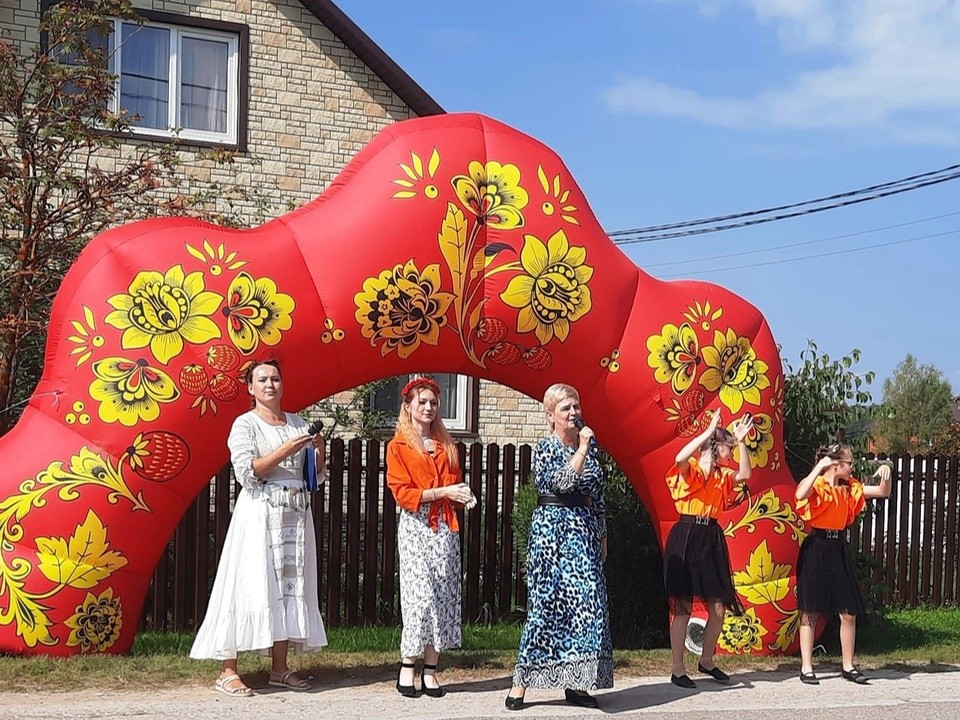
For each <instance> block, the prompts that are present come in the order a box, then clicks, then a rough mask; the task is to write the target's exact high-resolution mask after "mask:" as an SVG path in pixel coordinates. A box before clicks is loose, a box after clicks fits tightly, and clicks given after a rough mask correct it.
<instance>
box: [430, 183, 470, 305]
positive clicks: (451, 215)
mask: <svg viewBox="0 0 960 720" xmlns="http://www.w3.org/2000/svg"><path fill="white" fill-rule="evenodd" d="M437 240H438V241H439V243H440V252H442V253H443V259H444V260H446V261H447V267H449V268H450V275H451V276H452V277H453V288H454V291H455V292H457V293H459V292H460V291H461V289H462V288H463V270H464V267H463V265H464V252H465V247H466V244H467V221H466V218H465V217H464V216H463V211H462V210H460V208H458V207H457V206H456V205H454V204H453V203H452V202H451V203H447V214H446V217H444V218H443V225H442V226H441V227H440V233H439V234H438V235H437Z"/></svg>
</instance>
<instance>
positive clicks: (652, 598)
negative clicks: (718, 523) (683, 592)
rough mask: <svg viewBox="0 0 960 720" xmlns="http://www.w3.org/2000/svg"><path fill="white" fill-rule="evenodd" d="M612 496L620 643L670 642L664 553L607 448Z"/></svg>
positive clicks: (615, 632)
mask: <svg viewBox="0 0 960 720" xmlns="http://www.w3.org/2000/svg"><path fill="white" fill-rule="evenodd" d="M600 457H601V463H602V464H603V469H604V474H605V476H606V484H605V486H604V497H605V498H606V501H607V561H606V567H605V570H606V576H607V591H608V593H609V596H610V600H609V608H610V633H611V635H612V636H613V642H614V646H615V647H618V648H655V647H664V646H665V645H668V644H669V642H670V641H669V637H668V636H667V628H668V623H669V616H668V607H667V596H666V591H665V590H664V587H663V555H662V553H661V552H660V545H659V543H658V542H657V535H656V531H655V530H654V527H653V521H652V519H651V518H650V514H649V513H648V512H647V511H646V508H644V507H643V503H641V502H640V498H639V496H638V495H637V492H636V490H634V488H633V485H631V483H630V481H629V480H628V479H627V476H626V475H624V473H623V471H622V470H621V469H620V468H619V467H618V466H617V464H616V463H615V462H614V461H613V458H611V457H610V456H609V455H607V454H606V453H603V452H601V454H600Z"/></svg>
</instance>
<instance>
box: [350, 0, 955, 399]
mask: <svg viewBox="0 0 960 720" xmlns="http://www.w3.org/2000/svg"><path fill="white" fill-rule="evenodd" d="M336 1H337V3H338V5H339V6H340V7H341V8H342V9H343V10H344V11H345V12H346V13H347V14H348V15H349V16H350V17H351V18H352V19H353V20H354V21H355V22H356V23H357V24H358V25H359V26H360V27H361V28H363V30H364V31H365V32H366V33H367V34H368V35H370V37H372V38H373V40H374V41H375V42H376V43H377V44H379V45H380V46H381V47H382V48H383V49H384V50H385V51H386V52H387V53H388V54H389V55H390V56H391V57H393V58H394V60H396V61H397V62H398V63H399V64H400V65H401V67H403V68H404V70H406V71H407V73H408V74H410V76H411V77H413V78H414V79H415V80H416V81H417V82H418V83H419V84H420V85H421V86H422V87H423V88H424V89H425V90H426V91H427V92H428V93H430V95H432V96H433V97H434V98H435V99H436V100H437V101H438V102H439V103H440V104H441V105H442V106H443V107H444V108H445V109H446V110H447V111H449V112H460V111H475V112H481V113H484V114H486V115H490V116H492V117H494V118H497V119H498V120H501V121H503V122H506V123H508V124H510V125H513V126H514V127H516V128H518V129H519V130H522V131H523V132H526V133H528V134H530V135H532V136H534V137H536V138H538V139H540V140H542V141H543V142H545V143H547V144H548V145H550V146H551V147H552V148H554V149H555V150H556V151H557V152H558V153H559V154H560V155H561V156H562V157H563V158H564V160H565V162H566V163H567V165H568V167H569V168H570V170H571V171H572V172H573V174H574V177H575V178H576V179H577V181H578V183H579V184H580V186H581V187H582V188H583V190H584V192H585V193H586V195H587V199H588V200H589V202H590V204H591V207H592V209H593V211H594V213H595V214H596V215H597V217H598V218H599V220H600V222H601V224H602V225H603V227H604V228H605V229H606V230H607V231H614V230H623V229H628V228H635V227H643V226H649V225H655V224H660V223H669V222H676V221H684V220H693V219H699V218H704V217H710V216H713V215H719V214H727V213H734V212H741V211H749V210H755V209H759V208H764V207H769V206H774V205H781V204H786V203H792V202H799V201H804V200H810V199H813V198H818V197H823V196H826V195H831V194H834V193H839V192H845V191H849V190H855V189H859V188H863V187H867V186H870V185H874V184H877V183H881V182H887V181H892V180H897V179H899V178H902V177H906V176H910V175H915V174H918V173H922V172H927V171H932V170H936V169H939V168H942V167H946V166H948V165H953V164H956V163H958V162H960V122H958V120H960V0H922V1H917V0H593V1H592V2H582V1H581V2H572V1H568V0H553V1H552V2H549V3H548V2H500V1H497V0H491V1H489V2H487V3H481V4H474V3H461V2H450V1H449V0H436V1H433V0H423V1H420V0H406V1H405V2H403V3H399V2H389V3H388V2H375V3H374V2H369V0H336ZM958 193H960V180H954V181H950V182H946V183H942V184H940V185H936V186H933V187H931V188H926V189H920V190H916V191H913V192H908V193H903V194H901V195H897V196H893V197H890V198H885V199H880V200H875V201H871V202H867V203H862V204H860V205H856V206H853V207H850V208H846V209H838V210H831V211H827V212H823V213H818V214H813V215H809V216H806V217H803V218H797V219H792V220H783V221H778V222H773V223H768V224H764V225H760V226H757V227H753V228H745V229H741V230H730V231H725V232H718V233H710V234H705V235H700V236H695V237H692V238H684V239H674V240H663V241H660V242H655V243H642V244H635V245H629V246H625V247H624V250H625V252H626V253H627V254H628V255H629V256H630V258H631V259H633V260H634V261H635V262H636V263H637V264H638V265H639V266H640V267H643V268H644V269H646V270H647V271H648V272H650V273H651V274H653V275H656V276H658V277H663V278H667V277H688V278H700V279H704V280H709V281H710V282H715V283H717V284H720V285H723V286H725V287H728V288H730V289H731V290H733V291H735V292H737V293H738V294H740V295H742V296H743V297H744V298H746V299H747V300H749V301H750V302H752V303H753V304H755V305H756V306H757V307H759V308H760V310H761V311H762V312H763V313H764V315H765V316H766V318H767V320H768V322H769V324H770V326H771V328H772V330H773V333H774V336H775V338H776V339H777V341H778V342H779V343H780V344H781V345H782V347H783V356H784V357H786V358H787V359H788V360H789V361H790V362H791V363H793V364H794V365H795V366H796V365H797V364H798V363H799V353H800V351H801V350H803V349H804V348H805V347H806V345H807V340H808V339H812V340H814V341H816V343H817V344H818V346H819V348H820V350H821V351H824V352H827V353H829V354H830V355H831V356H840V355H845V354H847V353H849V352H850V351H851V350H852V349H853V348H859V349H860V350H861V352H862V358H861V362H860V364H859V366H857V369H858V370H859V371H861V372H865V371H868V370H873V371H874V372H876V374H877V380H876V381H875V382H874V384H873V386H872V388H871V389H872V392H873V396H874V399H875V400H877V401H879V400H880V399H881V398H882V389H881V384H882V380H883V379H884V378H886V377H888V376H889V375H890V374H891V373H892V372H893V369H894V368H895V367H896V365H897V364H898V363H899V362H901V361H902V360H903V359H904V357H905V356H906V355H907V353H911V354H913V355H914V356H915V357H916V358H917V360H918V361H919V362H921V363H926V364H932V365H934V366H936V367H937V368H939V369H940V370H941V371H942V372H943V374H944V375H945V376H946V378H947V379H948V380H949V381H950V382H951V384H952V386H953V390H954V393H955V394H958V393H960V331H958V330H957V321H956V319H955V318H956V314H957V311H958V304H960V303H958V301H960V283H958V273H960V214H957V213H958V212H960V203H958V202H957V198H958V197H960V195H958ZM941 216H945V217H941ZM934 218H936V219H934ZM892 226H900V227H892ZM884 228H886V229H884ZM844 235H846V236H847V237H839V236H844ZM780 246H792V247H785V248H780ZM771 248H780V249H771ZM849 250H853V252H845V251H849ZM826 253H842V254H835V255H832V256H827V255H825V254H826ZM729 255H735V257H721V256H729ZM807 256H819V257H812V258H810V259H806V260H791V259H792V258H794V259H795V258H801V257H807Z"/></svg>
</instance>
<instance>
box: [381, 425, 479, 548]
mask: <svg viewBox="0 0 960 720" xmlns="http://www.w3.org/2000/svg"><path fill="white" fill-rule="evenodd" d="M460 477H461V475H460V471H459V470H457V469H454V468H453V467H451V465H450V459H449V458H448V457H447V452H446V450H445V449H444V447H443V445H441V444H440V443H439V442H438V443H435V448H434V451H433V452H432V453H422V452H420V451H419V450H417V449H415V448H412V447H410V446H409V445H408V444H407V441H406V439H405V438H404V437H403V436H402V435H395V436H394V438H393V439H392V440H391V441H390V442H389V443H388V444H387V487H389V488H390V492H392V493H393V498H394V500H396V501H397V505H399V506H400V507H402V508H403V509H404V510H408V511H410V512H412V513H415V512H417V511H418V510H419V509H420V505H422V504H423V491H424V490H429V489H431V488H439V487H445V486H447V485H456V484H457V483H459V482H460ZM440 518H443V521H444V522H445V523H446V524H447V527H449V528H450V529H451V530H452V531H453V532H458V531H459V530H460V524H459V522H458V521H457V512H456V508H455V506H454V504H453V503H452V502H451V501H450V500H448V499H447V498H441V499H439V500H434V501H433V502H431V503H430V513H429V515H428V516H427V520H428V522H429V523H430V527H431V528H433V529H434V530H437V529H438V528H439V520H440Z"/></svg>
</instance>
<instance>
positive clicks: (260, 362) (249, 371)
mask: <svg viewBox="0 0 960 720" xmlns="http://www.w3.org/2000/svg"><path fill="white" fill-rule="evenodd" d="M261 365H269V366H270V367H273V368H276V369H277V373H278V374H279V375H280V377H281V378H282V377H283V373H282V372H281V371H280V363H279V362H277V361H276V360H274V359H273V358H269V359H267V360H254V361H253V363H252V364H251V365H249V366H248V367H247V371H246V372H245V373H244V374H243V380H244V382H246V383H247V385H249V384H250V383H252V382H253V371H254V370H256V369H257V368H258V367H260V366H261Z"/></svg>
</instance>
